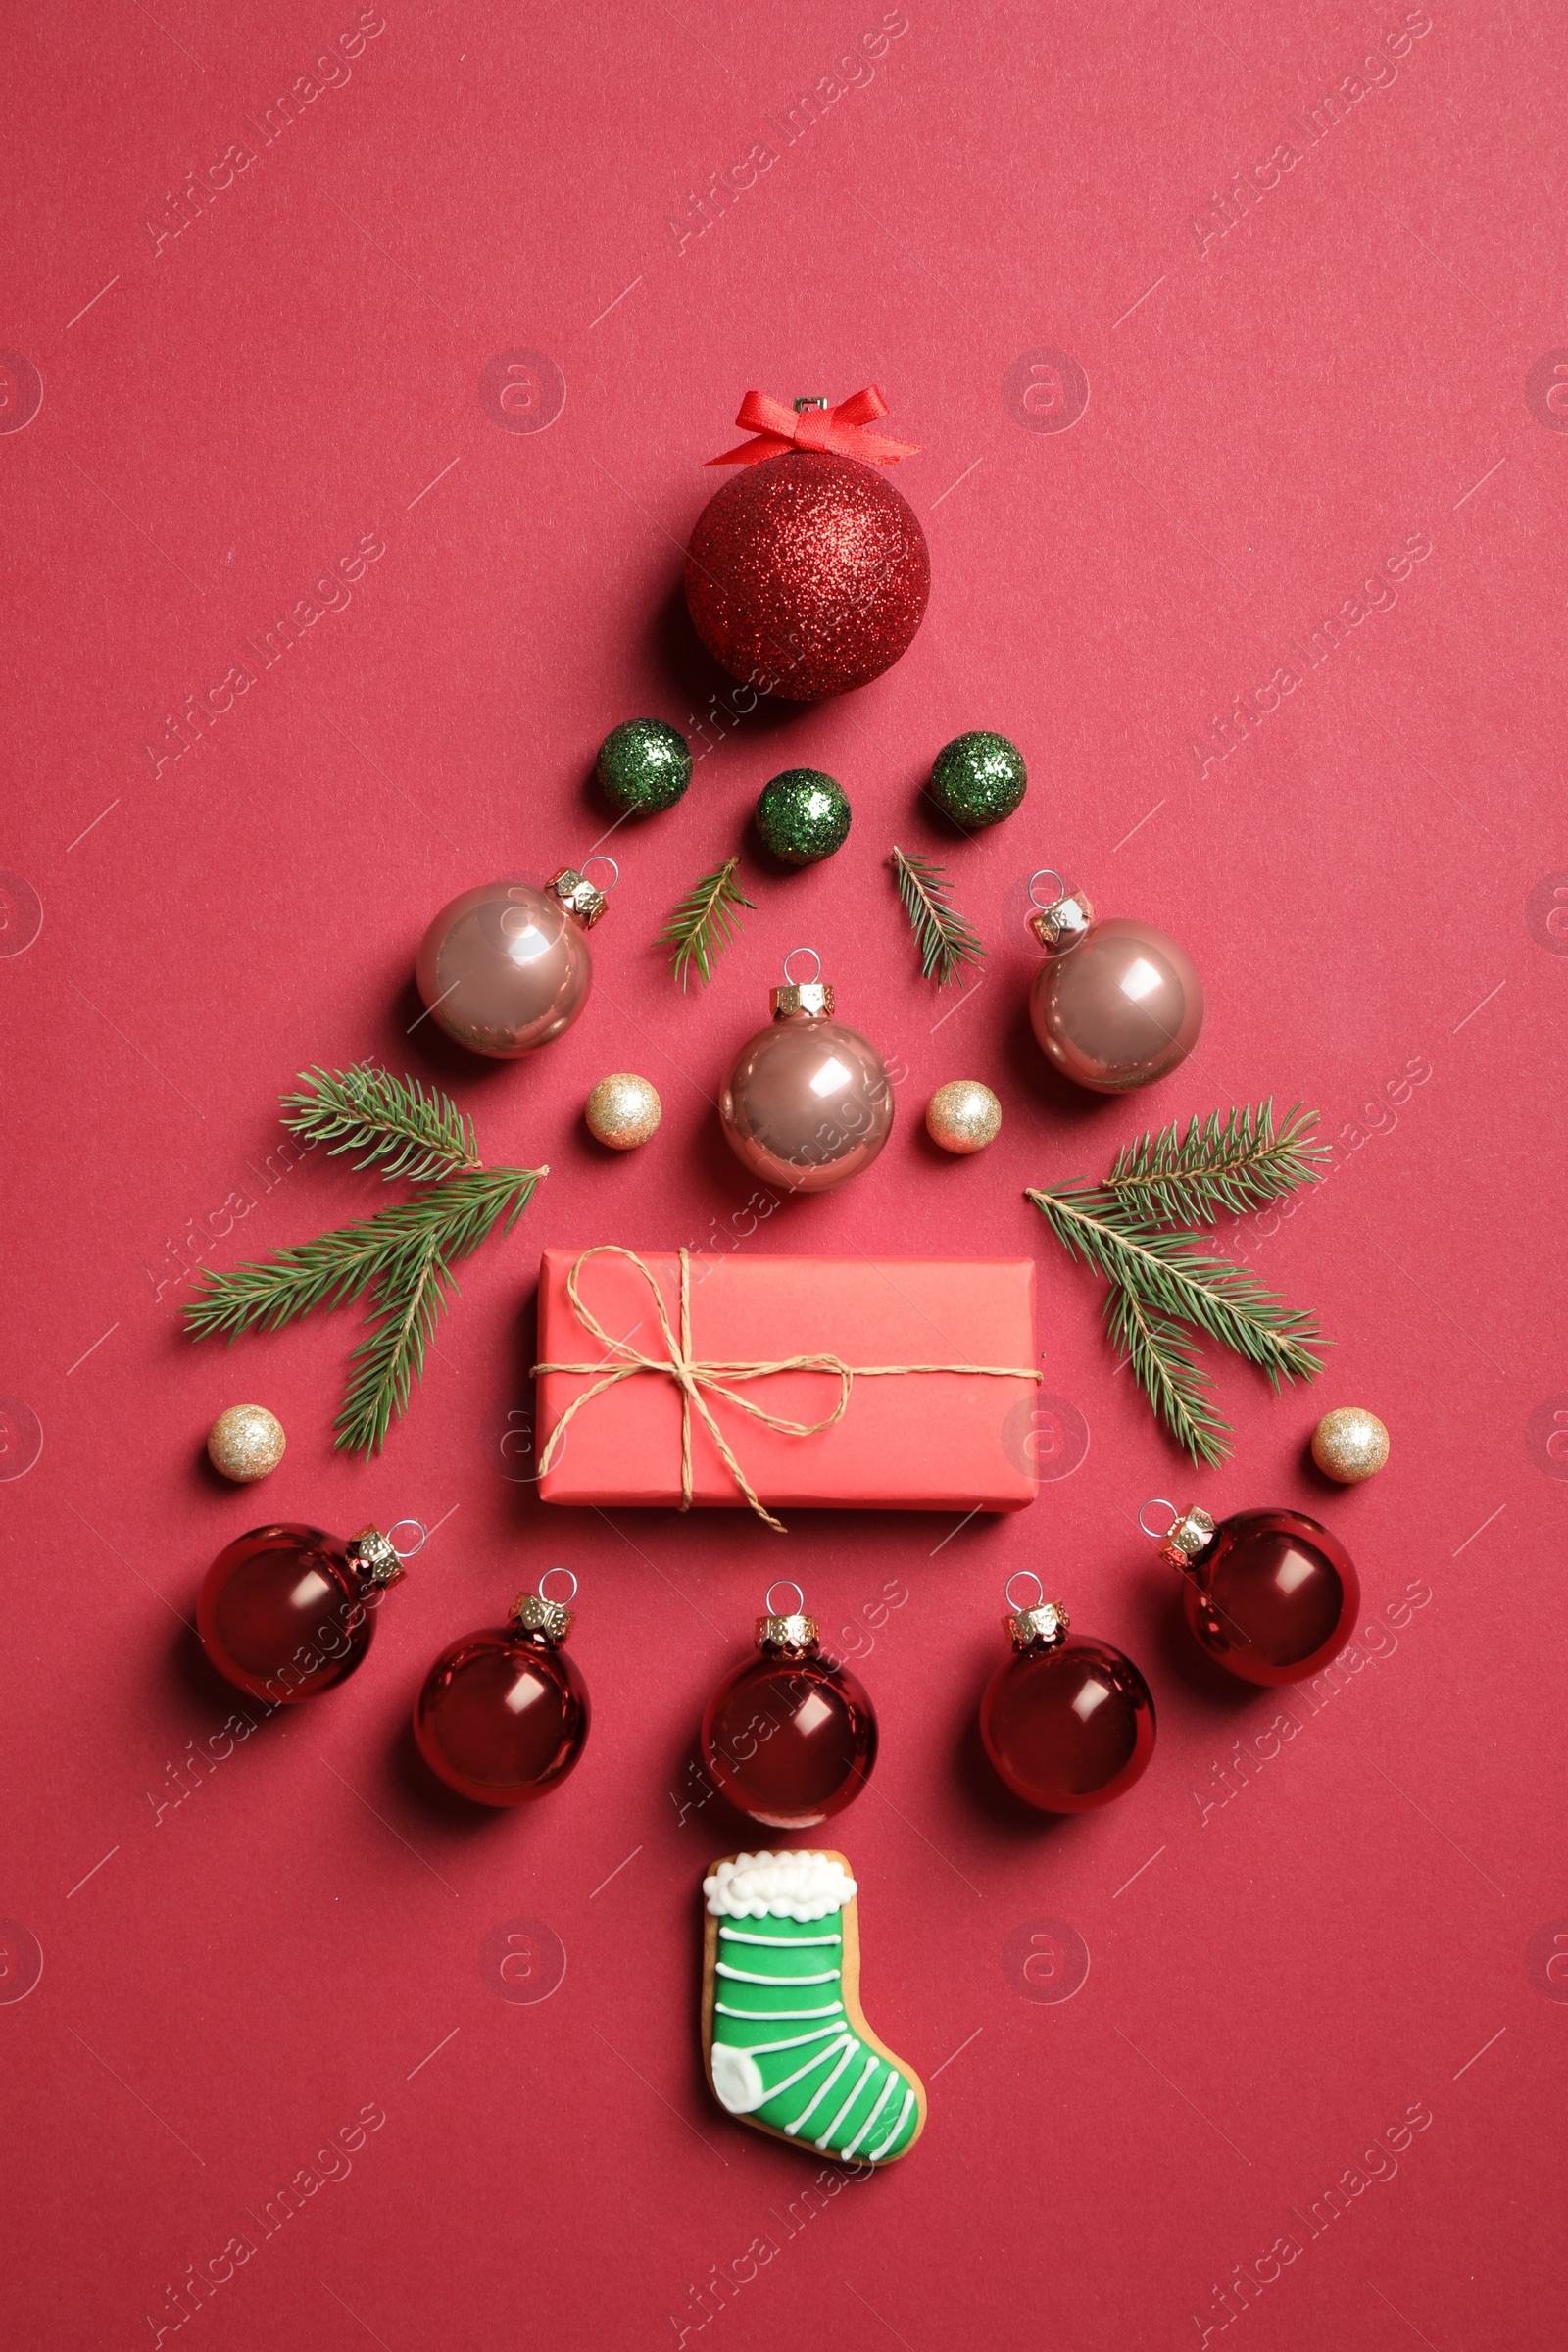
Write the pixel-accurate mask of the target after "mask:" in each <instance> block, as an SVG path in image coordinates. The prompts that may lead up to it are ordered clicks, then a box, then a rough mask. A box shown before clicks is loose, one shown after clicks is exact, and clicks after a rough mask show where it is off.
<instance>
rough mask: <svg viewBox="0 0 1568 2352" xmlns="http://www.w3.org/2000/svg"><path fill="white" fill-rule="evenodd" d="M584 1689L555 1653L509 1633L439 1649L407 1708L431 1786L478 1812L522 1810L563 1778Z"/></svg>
mask: <svg viewBox="0 0 1568 2352" xmlns="http://www.w3.org/2000/svg"><path fill="white" fill-rule="evenodd" d="M588 1723H589V1706H588V1686H587V1684H586V1683H585V1682H584V1681H583V1679H582V1675H581V1672H580V1671H579V1669H578V1667H577V1665H576V1663H575V1661H574V1660H573V1659H571V1658H569V1657H567V1655H566V1654H565V1652H564V1650H562V1649H560V1648H557V1647H554V1646H552V1645H551V1644H550V1643H549V1642H544V1641H542V1640H540V1639H537V1638H533V1637H530V1636H528V1635H526V1634H522V1633H519V1632H517V1631H516V1630H515V1629H514V1628H510V1627H507V1626H490V1627H486V1628H485V1630H484V1631H483V1632H482V1633H477V1634H469V1635H468V1636H467V1637H466V1639H465V1640H464V1641H462V1642H454V1643H453V1644H452V1647H451V1648H450V1649H447V1650H443V1651H442V1653H441V1655H440V1657H438V1658H437V1660H436V1662H435V1664H434V1665H433V1666H432V1667H431V1669H430V1671H429V1673H428V1674H427V1675H426V1676H425V1678H424V1685H423V1688H422V1689H421V1690H420V1692H419V1695H418V1697H417V1699H416V1700H415V1702H414V1736H415V1739H416V1740H417V1741H418V1745H419V1753H420V1754H421V1755H422V1756H423V1758H424V1760H425V1762H426V1763H427V1764H428V1765H429V1767H430V1770H431V1771H432V1772H433V1773H435V1775H436V1776H437V1778H438V1779H440V1780H443V1781H445V1783H446V1784H447V1787H448V1788H449V1789H456V1790H457V1791H458V1794H459V1795H460V1796H467V1797H471V1798H472V1799H473V1800H474V1802H475V1803H476V1804H480V1805H526V1804H529V1803H531V1802H532V1800H533V1799H534V1798H535V1797H537V1796H544V1795H546V1794H547V1793H548V1792H549V1790H550V1789H555V1788H559V1786H560V1784H561V1783H562V1782H563V1781H564V1779H565V1777H566V1775H567V1773H568V1772H570V1771H571V1769H572V1767H573V1765H574V1764H575V1763H576V1761H577V1759H578V1757H579V1756H580V1755H581V1754H582V1751H583V1745H584V1742H585V1741H586V1740H587V1738H588Z"/></svg>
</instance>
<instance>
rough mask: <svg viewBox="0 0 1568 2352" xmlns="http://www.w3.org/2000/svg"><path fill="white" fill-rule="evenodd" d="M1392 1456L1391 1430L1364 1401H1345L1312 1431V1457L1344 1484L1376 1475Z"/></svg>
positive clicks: (1329, 1475)
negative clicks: (1348, 1402) (1390, 1452)
mask: <svg viewBox="0 0 1568 2352" xmlns="http://www.w3.org/2000/svg"><path fill="white" fill-rule="evenodd" d="M1388 1458H1389V1433H1388V1431H1387V1430H1386V1429H1385V1428H1384V1426H1383V1424H1382V1422H1381V1421H1380V1420H1379V1419H1378V1417H1377V1415H1376V1413H1369V1412H1368V1411H1367V1409H1366V1407H1365V1406H1364V1405H1360V1404H1342V1405H1341V1406H1340V1407H1339V1410H1338V1411H1337V1412H1332V1413H1325V1414H1324V1416H1323V1418H1322V1420H1321V1421H1320V1422H1319V1423H1318V1425H1317V1427H1316V1429H1314V1430H1313V1432H1312V1459H1313V1461H1314V1462H1316V1464H1317V1466H1318V1468H1319V1469H1320V1470H1321V1471H1322V1473H1323V1475H1324V1477H1325V1478H1333V1479H1337V1480H1338V1481H1339V1483H1340V1485H1341V1486H1342V1487H1353V1486H1358V1485H1359V1484H1360V1482H1361V1480H1362V1479H1363V1478H1376V1476H1377V1474H1378V1472H1379V1471H1380V1470H1381V1469H1382V1467H1383V1465H1384V1463H1385V1462H1386V1461H1387V1460H1388Z"/></svg>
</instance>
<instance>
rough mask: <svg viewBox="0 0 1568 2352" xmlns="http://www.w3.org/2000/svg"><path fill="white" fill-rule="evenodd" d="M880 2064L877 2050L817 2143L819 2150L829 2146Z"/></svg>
mask: <svg viewBox="0 0 1568 2352" xmlns="http://www.w3.org/2000/svg"><path fill="white" fill-rule="evenodd" d="M879 2063H880V2062H879V2060H878V2058H877V2054H876V2052H875V2050H873V2051H872V2052H871V2054H870V2056H869V2057H868V2058H867V2059H866V2062H865V2072H864V2073H863V2074H862V2075H861V2077H860V2080H859V2081H858V2082H857V2084H856V2085H855V2088H854V2089H853V2090H852V2091H851V2093H850V2095H849V2097H848V2098H847V2099H846V2100H845V2102H844V2104H843V2106H842V2107H841V2108H840V2109H839V2111H838V2113H837V2115H836V2116H835V2117H834V2118H833V2121H832V2122H831V2123H830V2124H829V2126H828V2128H827V2130H826V2131H824V2132H823V2134H822V2136H821V2138H820V2139H819V2140H818V2141H817V2143H816V2144H817V2147H818V2149H819V2150H820V2149H823V2148H825V2147H826V2146H827V2143H828V2141H829V2140H830V2139H831V2138H832V2136H833V2134H834V2132H835V2131H837V2130H838V2128H839V2126H840V2124H842V2123H843V2121H844V2118H845V2117H846V2116H847V2115H848V2114H849V2112H850V2109H851V2108H852V2107H853V2106H854V2105H855V2102H856V2100H857V2099H858V2097H859V2095H860V2093H861V2091H862V2090H863V2089H864V2088H865V2086H866V2084H867V2083H868V2082H870V2080H871V2077H872V2076H873V2075H874V2074H875V2072H876V2070H877V2066H878V2064H879Z"/></svg>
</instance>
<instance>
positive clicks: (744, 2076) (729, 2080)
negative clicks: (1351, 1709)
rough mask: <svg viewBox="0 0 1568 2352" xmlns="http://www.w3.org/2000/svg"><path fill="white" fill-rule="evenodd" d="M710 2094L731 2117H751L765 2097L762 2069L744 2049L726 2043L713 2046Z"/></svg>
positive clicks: (717, 2042)
mask: <svg viewBox="0 0 1568 2352" xmlns="http://www.w3.org/2000/svg"><path fill="white" fill-rule="evenodd" d="M713 2093H714V2096H715V2097H716V2098H717V2100H718V2103H719V2105H720V2106H721V2107H726V2108H728V2110H729V2112H730V2114H731V2115H752V2114H755V2112H756V2110H757V2109H758V2108H759V2107H760V2106H761V2104H762V2102H763V2101H764V2099H765V2098H766V2097H767V2085H766V2083H765V2082H763V2081H762V2070H761V2068H760V2066H759V2065H758V2063H757V2060H756V2059H755V2058H753V2057H752V2056H751V2055H750V2053H749V2052H748V2051H746V2050H738V2049H736V2048H734V2047H733V2046H732V2045H731V2044H730V2043H729V2042H727V2041H715V2042H714V2044H713Z"/></svg>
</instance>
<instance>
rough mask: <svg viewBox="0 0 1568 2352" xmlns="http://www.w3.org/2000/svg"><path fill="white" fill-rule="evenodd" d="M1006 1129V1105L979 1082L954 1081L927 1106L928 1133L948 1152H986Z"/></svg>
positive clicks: (967, 1080) (941, 1090)
mask: <svg viewBox="0 0 1568 2352" xmlns="http://www.w3.org/2000/svg"><path fill="white" fill-rule="evenodd" d="M1001 1129H1002V1104H1001V1103H999V1102H998V1100H997V1098H996V1096H995V1095H994V1094H993V1093H992V1092H991V1089H990V1087H989V1086H982V1085H981V1083H980V1081H979V1079H978V1078H950V1079H949V1081H948V1083H947V1085H946V1086H939V1087H938V1088H937V1091H936V1093H935V1094H934V1095H933V1096H932V1098H931V1100H930V1102H929V1103H927V1104H926V1106H925V1131H926V1133H927V1135H929V1137H930V1138H931V1141H932V1142H933V1143H934V1144H940V1145H941V1146H942V1149H943V1151H944V1152H958V1153H960V1154H961V1153H967V1152H983V1151H984V1150H985V1148H986V1146H987V1144H994V1143H995V1142H996V1140H997V1137H998V1135H999V1134H1000V1132H1001Z"/></svg>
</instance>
